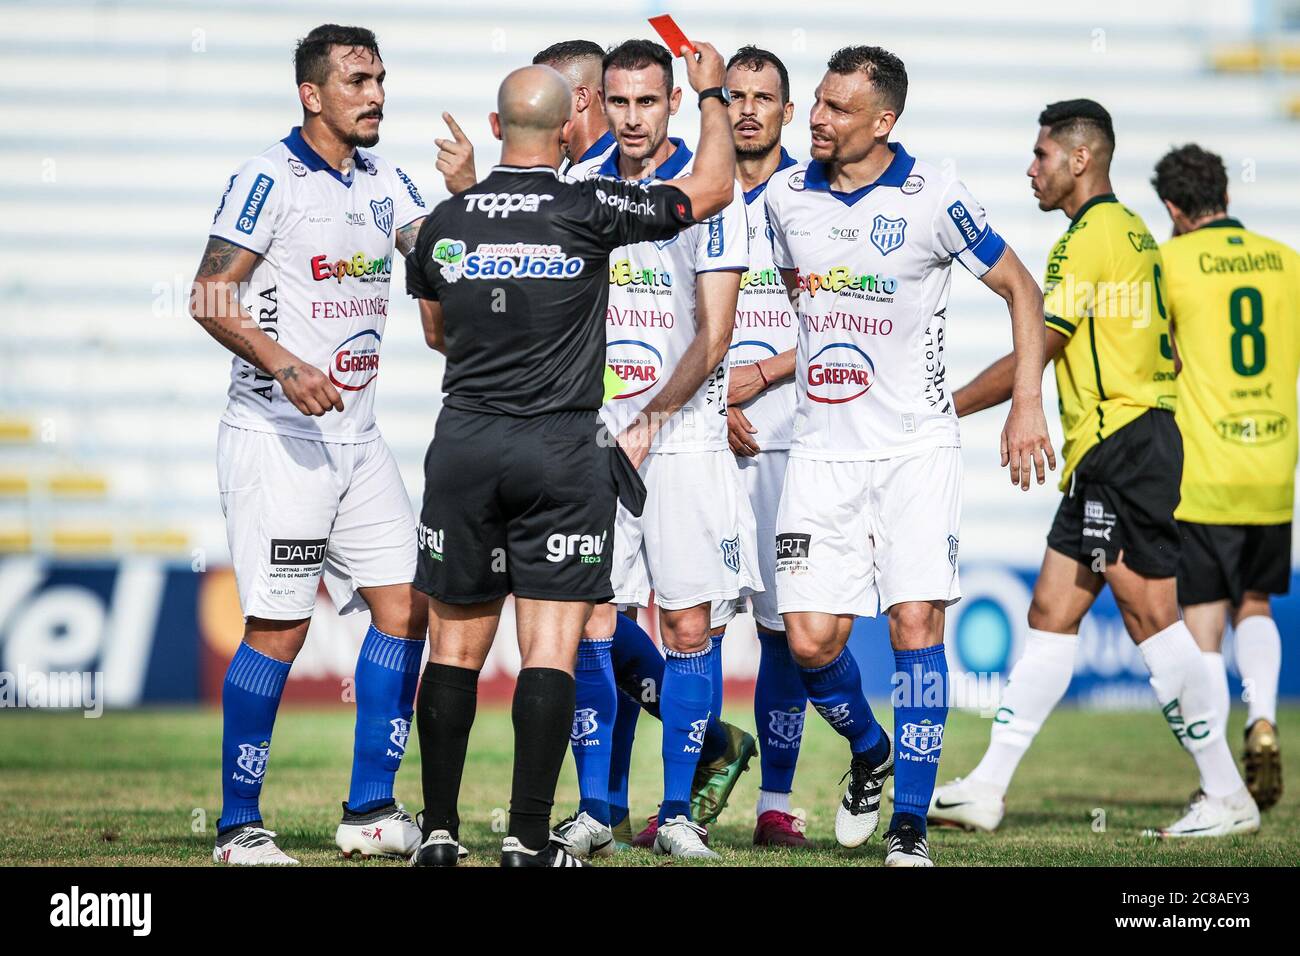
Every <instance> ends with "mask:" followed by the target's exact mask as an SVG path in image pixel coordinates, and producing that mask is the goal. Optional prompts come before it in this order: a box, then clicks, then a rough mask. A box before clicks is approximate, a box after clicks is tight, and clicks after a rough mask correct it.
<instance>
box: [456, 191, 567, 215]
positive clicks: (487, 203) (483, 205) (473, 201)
mask: <svg viewBox="0 0 1300 956" xmlns="http://www.w3.org/2000/svg"><path fill="white" fill-rule="evenodd" d="M554 198H555V197H554V196H552V195H551V194H550V193H469V194H468V195H466V196H465V211H466V212H475V211H478V212H485V213H487V217H488V218H489V219H495V218H496V217H497V216H498V215H500V216H501V218H502V219H508V218H509V217H510V214H511V213H512V212H525V213H528V212H537V210H538V209H540V208H541V206H542V203H544V202H550V201H551V200H552V199H554Z"/></svg>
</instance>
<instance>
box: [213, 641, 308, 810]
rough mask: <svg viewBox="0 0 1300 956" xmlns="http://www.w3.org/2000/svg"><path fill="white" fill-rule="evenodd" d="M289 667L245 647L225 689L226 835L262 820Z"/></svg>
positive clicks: (232, 666) (223, 766) (223, 796)
mask: <svg viewBox="0 0 1300 956" xmlns="http://www.w3.org/2000/svg"><path fill="white" fill-rule="evenodd" d="M289 666H290V665H289V664H288V663H287V662H285V661H277V660H275V659H274V658H272V657H267V656H266V655H265V654H259V653H258V652H257V651H255V650H253V649H252V648H251V647H249V646H248V645H247V644H244V643H242V642H241V643H240V645H239V649H238V650H237V651H235V657H234V659H233V660H232V661H231V662H230V667H229V668H227V670H226V680H225V683H224V684H223V685H222V687H221V724H222V728H221V818H220V819H219V820H218V821H217V832H218V833H223V832H225V831H226V830H230V829H233V828H234V827H239V826H243V825H244V824H246V823H255V822H257V821H260V820H261V819H262V814H261V811H260V810H258V807H257V798H258V796H259V795H260V794H261V793H262V780H263V775H264V774H265V773H266V760H267V754H268V752H269V751H270V749H271V728H272V727H274V726H275V711H276V708H277V707H279V706H280V694H281V693H282V692H283V691H284V682H285V680H286V679H288V677H289Z"/></svg>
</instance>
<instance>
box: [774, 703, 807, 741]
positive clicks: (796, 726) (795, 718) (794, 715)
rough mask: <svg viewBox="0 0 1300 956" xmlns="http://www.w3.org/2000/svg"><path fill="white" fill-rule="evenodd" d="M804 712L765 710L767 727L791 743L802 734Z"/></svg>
mask: <svg viewBox="0 0 1300 956" xmlns="http://www.w3.org/2000/svg"><path fill="white" fill-rule="evenodd" d="M803 717H804V712H803V711H802V710H800V711H784V710H769V711H768V712H767V729H768V730H770V731H772V733H773V734H775V735H776V736H777V737H779V738H781V739H782V740H784V741H785V742H786V743H788V744H793V743H795V742H797V741H798V740H799V738H800V737H802V736H803Z"/></svg>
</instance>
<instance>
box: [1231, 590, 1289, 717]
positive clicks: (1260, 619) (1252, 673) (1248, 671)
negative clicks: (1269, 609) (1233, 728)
mask: <svg viewBox="0 0 1300 956" xmlns="http://www.w3.org/2000/svg"><path fill="white" fill-rule="evenodd" d="M1236 645H1237V670H1238V671H1239V672H1240V673H1241V683H1242V687H1243V696H1244V697H1245V699H1246V706H1247V708H1248V712H1247V716H1246V726H1247V727H1249V726H1250V725H1251V724H1253V723H1254V722H1255V721H1257V720H1259V719H1260V718H1263V719H1264V720H1267V721H1268V722H1269V723H1270V724H1272V725H1273V726H1274V727H1276V726H1277V679H1278V673H1279V671H1281V669H1282V638H1281V636H1280V635H1279V634H1278V632H1277V625H1276V624H1275V623H1273V619H1272V618H1271V617H1265V616H1264V615H1262V614H1259V615H1253V616H1251V617H1248V618H1246V619H1245V620H1244V621H1242V622H1241V623H1240V624H1238V625H1237V628H1236Z"/></svg>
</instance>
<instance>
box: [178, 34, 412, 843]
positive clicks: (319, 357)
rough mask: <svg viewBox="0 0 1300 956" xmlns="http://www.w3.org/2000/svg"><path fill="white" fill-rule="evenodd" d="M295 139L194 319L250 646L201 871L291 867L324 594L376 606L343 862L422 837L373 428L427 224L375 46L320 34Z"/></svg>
mask: <svg viewBox="0 0 1300 956" xmlns="http://www.w3.org/2000/svg"><path fill="white" fill-rule="evenodd" d="M295 71H296V74H297V81H298V94H299V99H300V100H301V102H302V107H303V123H302V126H301V127H300V128H295V129H294V130H293V131H292V132H290V133H289V135H288V136H286V137H285V138H284V139H283V140H282V141H280V142H279V143H277V144H275V145H274V146H272V147H271V148H270V149H268V150H266V151H265V152H263V153H261V154H259V155H257V156H255V157H253V158H252V159H250V160H248V161H247V162H246V163H244V165H243V166H241V167H240V168H239V170H238V171H237V172H236V173H235V175H234V176H232V177H231V179H230V183H229V184H228V185H227V187H226V192H225V195H224V196H223V197H222V200H221V204H220V206H219V207H218V209H217V213H216V216H215V218H214V220H213V223H212V228H211V230H210V238H209V240H208V246H207V250H206V252H205V253H204V256H203V261H202V264H201V265H200V267H199V271H198V275H197V277H196V279H195V294H194V296H193V300H192V303H193V304H192V308H191V311H192V313H193V315H194V318H195V319H196V320H197V321H198V322H199V323H200V324H201V325H202V326H203V328H204V329H205V330H206V331H207V332H208V333H209V334H211V335H212V337H213V338H215V339H216V340H217V341H218V342H220V343H221V344H222V345H224V346H225V347H226V348H227V349H229V350H230V351H231V352H233V353H234V359H233V361H232V363H231V381H230V389H229V403H228V405H227V407H226V412H225V414H224V415H222V417H221V425H220V428H219V432H218V439H217V473H218V482H219V487H220V492H221V507H222V511H223V512H224V514H225V517H226V532H227V536H228V538H229V541H230V553H231V560H232V562H233V564H234V570H235V579H236V582H237V585H238V589H239V599H240V605H241V607H242V609H243V613H244V620H245V627H244V640H243V643H242V644H240V646H239V649H238V650H237V652H236V654H235V657H234V660H233V661H232V662H231V664H230V669H229V670H228V671H227V673H226V679H225V684H224V687H223V692H222V706H223V714H224V731H223V738H222V792H223V804H222V814H221V819H220V821H219V822H218V825H217V827H218V836H217V841H216V848H215V849H214V851H213V857H214V859H215V860H217V861H218V862H226V863H247V864H259V863H271V864H285V863H294V862H296V861H295V860H293V859H292V858H290V857H289V856H287V855H286V854H284V853H283V852H281V851H280V849H279V848H278V847H277V846H276V845H275V842H274V840H273V837H274V836H275V834H273V833H271V832H270V831H269V830H267V829H266V828H265V827H264V826H263V825H262V818H261V812H260V810H259V808H258V797H259V794H260V792H261V788H262V782H263V778H264V774H265V772H266V767H267V758H268V753H269V750H270V745H271V729H272V726H273V724H274V721H275V713H276V709H277V706H278V704H279V700H280V695H281V692H282V690H283V688H284V683H285V680H286V679H287V677H288V674H289V668H290V665H291V664H292V662H293V660H294V658H295V657H296V656H297V654H298V652H299V650H301V648H302V645H303V643H304V641H305V640H306V637H307V627H308V623H309V621H310V618H311V616H312V610H313V608H314V607H315V604H316V591H317V587H318V584H319V582H320V580H321V578H322V576H323V577H324V580H325V586H326V588H327V590H328V591H329V594H330V597H331V598H332V599H333V601H334V604H335V606H336V607H337V608H338V609H339V612H340V613H343V614H347V613H351V612H353V611H359V610H363V609H366V608H368V609H369V611H370V616H371V626H370V629H369V631H368V632H367V634H366V637H365V641H364V643H363V645H362V648H361V654H360V658H359V660H358V662H357V670H356V684H355V690H356V701H357V722H356V734H355V740H354V753H353V766H352V782H351V787H350V789H349V793H348V799H347V802H346V803H344V805H343V820H342V822H341V823H340V825H339V828H338V831H337V833H336V835H335V839H336V842H337V843H338V845H339V848H340V849H341V850H342V851H343V852H344V854H345V855H348V856H350V855H352V854H353V853H361V854H362V855H371V854H390V855H398V856H409V855H410V854H411V853H412V852H413V851H414V849H415V847H416V846H417V845H418V843H419V835H420V831H419V829H418V828H417V827H416V826H415V822H414V821H413V820H412V819H411V817H410V816H409V815H408V814H406V813H405V811H403V810H402V809H401V808H400V807H398V806H397V805H396V804H395V803H394V801H393V778H394V777H395V775H396V773H397V769H398V766H399V764H400V762H401V758H402V755H403V753H404V752H405V749H406V742H407V737H408V734H409V730H410V720H411V715H412V712H413V707H412V705H413V700H414V696H415V684H416V680H417V677H418V673H419V664H420V658H421V656H422V654H423V650H424V636H425V630H426V618H427V609H426V605H425V602H424V600H423V599H422V598H417V596H416V594H415V592H414V591H413V589H412V588H411V581H412V578H413V576H414V573H415V560H416V540H415V519H414V516H413V514H412V512H411V505H410V499H409V498H408V496H407V493H406V489H405V487H404V486H403V484H402V479H401V475H400V474H399V473H398V468H397V463H396V461H395V460H394V459H393V456H392V454H391V452H389V450H388V447H387V446H386V445H385V444H384V441H383V439H382V438H381V437H380V434H379V429H378V428H377V427H376V425H375V420H374V395H375V389H376V386H377V379H378V376H379V372H380V343H381V341H382V339H383V336H384V326H385V321H386V318H387V314H388V293H389V281H390V278H391V274H392V262H393V250H394V246H396V248H398V249H399V250H401V251H403V252H405V251H406V250H408V249H409V248H410V247H411V245H412V244H413V243H414V241H415V236H416V233H417V232H418V230H419V227H420V224H421V222H422V221H423V218H424V215H425V207H424V202H423V200H422V199H421V198H420V194H419V192H418V191H417V190H416V187H415V185H414V184H413V183H412V182H411V180H410V178H409V177H407V175H406V174H405V173H403V172H402V171H401V170H400V169H398V168H397V167H395V166H392V165H390V164H389V163H387V162H386V161H384V160H383V159H380V158H379V157H378V156H376V155H374V154H373V153H371V152H369V150H368V148H361V147H370V146H373V145H375V143H377V142H378V140H379V123H380V120H381V119H382V117H383V105H384V91H383V82H384V75H385V73H384V65H383V62H382V61H381V59H380V57H379V49H378V45H377V43H376V41H375V36H374V34H373V33H371V32H370V31H369V30H364V29H361V28H359V27H338V26H332V25H328V26H322V27H318V28H316V29H315V30H313V31H312V32H311V33H310V34H308V35H307V37H306V38H305V39H303V40H302V41H301V42H300V43H299V45H298V49H297V52H296V55H295Z"/></svg>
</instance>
